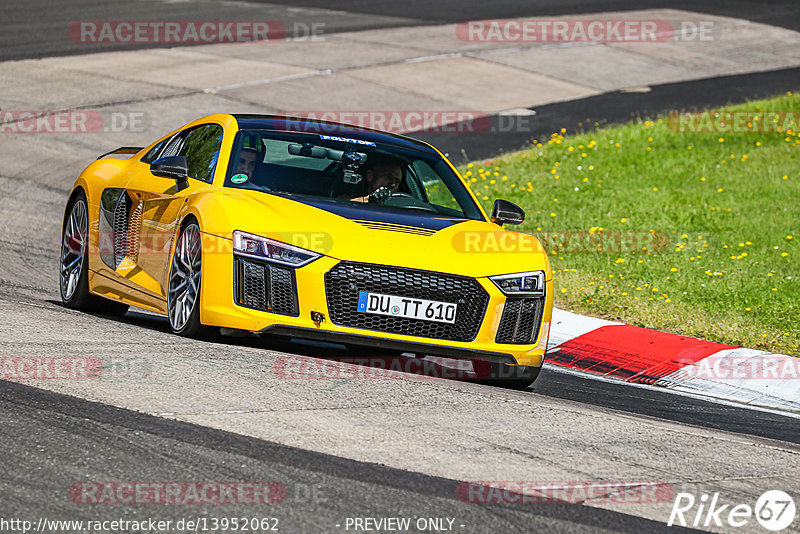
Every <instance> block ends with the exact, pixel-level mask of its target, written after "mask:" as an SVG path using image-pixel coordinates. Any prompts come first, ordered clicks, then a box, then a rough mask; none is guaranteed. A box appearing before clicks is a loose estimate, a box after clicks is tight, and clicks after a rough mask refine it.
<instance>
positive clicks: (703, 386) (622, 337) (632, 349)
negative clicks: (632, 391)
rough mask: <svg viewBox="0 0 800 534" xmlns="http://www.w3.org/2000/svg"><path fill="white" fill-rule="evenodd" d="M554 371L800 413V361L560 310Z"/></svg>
mask: <svg viewBox="0 0 800 534" xmlns="http://www.w3.org/2000/svg"><path fill="white" fill-rule="evenodd" d="M551 325H552V326H551V329H550V340H549V343H548V346H547V348H548V351H547V356H546V360H545V361H546V364H549V365H557V366H561V367H565V368H569V369H576V370H580V371H585V372H588V373H592V374H595V375H600V376H603V377H605V378H612V379H618V380H622V381H625V382H629V383H638V384H650V385H655V386H661V387H665V388H668V389H670V390H674V391H677V392H682V393H688V394H693V395H699V396H705V397H711V398H714V399H720V400H725V401H734V402H737V403H744V404H748V405H752V406H758V407H763V408H773V409H779V410H788V411H795V412H800V358H794V357H791V356H786V355H783V354H771V353H769V352H763V351H759V350H753V349H745V348H741V347H736V346H733V345H725V344H722V343H714V342H710V341H703V340H700V339H695V338H692V337H685V336H679V335H677V334H669V333H666V332H659V331H658V330H651V329H648V328H641V327H638V326H631V325H626V324H622V323H615V322H611V321H605V320H603V319H596V318H593V317H585V316H583V315H577V314H574V313H570V312H567V311H564V310H558V309H554V310H553V321H552V323H551Z"/></svg>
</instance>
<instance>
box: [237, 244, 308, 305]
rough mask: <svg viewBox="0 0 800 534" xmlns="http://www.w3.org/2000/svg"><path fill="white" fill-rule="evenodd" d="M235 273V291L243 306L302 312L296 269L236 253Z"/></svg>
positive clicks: (239, 302) (238, 301)
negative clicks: (297, 288)
mask: <svg viewBox="0 0 800 534" xmlns="http://www.w3.org/2000/svg"><path fill="white" fill-rule="evenodd" d="M234 274H235V276H234V295H235V296H236V303H237V304H239V305H240V306H244V307H245V308H252V309H254V310H260V311H268V312H272V313H280V314H281V315H292V316H294V317H297V316H298V315H299V313H300V312H299V310H298V306H297V291H295V278H294V270H293V269H289V268H287V267H281V266H278V265H273V264H270V263H266V262H262V261H258V260H252V259H244V258H240V257H238V256H237V257H235V258H234Z"/></svg>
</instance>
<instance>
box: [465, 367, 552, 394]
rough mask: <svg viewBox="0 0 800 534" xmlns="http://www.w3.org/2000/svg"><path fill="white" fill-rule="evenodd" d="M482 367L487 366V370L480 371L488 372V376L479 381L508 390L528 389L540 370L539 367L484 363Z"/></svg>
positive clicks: (484, 368)
mask: <svg viewBox="0 0 800 534" xmlns="http://www.w3.org/2000/svg"><path fill="white" fill-rule="evenodd" d="M484 365H488V369H487V368H486V367H483V368H482V369H481V371H482V372H488V376H486V378H485V379H483V380H481V381H482V382H484V383H486V384H489V385H492V386H498V387H503V388H508V389H528V387H530V386H531V385H532V384H533V383H534V381H535V380H536V378H537V377H538V376H539V371H541V370H542V368H541V367H532V366H528V365H508V364H505V363H496V362H485V363H484ZM476 369H478V367H476Z"/></svg>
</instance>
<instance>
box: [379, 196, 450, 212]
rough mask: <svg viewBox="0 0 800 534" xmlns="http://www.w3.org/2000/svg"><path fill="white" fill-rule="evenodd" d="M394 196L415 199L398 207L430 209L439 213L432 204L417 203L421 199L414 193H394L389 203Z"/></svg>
mask: <svg viewBox="0 0 800 534" xmlns="http://www.w3.org/2000/svg"><path fill="white" fill-rule="evenodd" d="M393 198H407V199H409V200H412V201H413V203H412V204H405V205H401V206H396V207H398V208H408V209H415V210H421V211H430V212H433V213H439V212H438V211H437V210H436V208H434V207H433V206H431V205H430V204H417V202H419V199H418V198H417V197H415V196H413V195H409V194H408V193H403V192H395V193H392V196H390V197H389V199H388V200H387V205H390V204H389V201H390V200H391V199H393Z"/></svg>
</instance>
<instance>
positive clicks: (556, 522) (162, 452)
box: [0, 0, 800, 532]
mask: <svg viewBox="0 0 800 534" xmlns="http://www.w3.org/2000/svg"><path fill="white" fill-rule="evenodd" d="M65 4H66V5H60V4H55V5H54V3H53V2H45V1H43V0H35V1H30V2H27V3H24V4H23V3H18V4H11V3H5V4H4V5H3V6H2V7H0V59H3V60H7V59H20V58H31V57H46V56H50V55H64V54H76V53H86V52H87V49H86V47H85V45H79V44H76V43H72V42H71V41H69V40H68V39H67V38H66V36H65V33H64V28H65V27H66V25H68V24H69V23H70V22H73V21H75V20H124V19H138V20H211V19H215V18H219V19H221V20H241V19H253V18H262V19H263V18H266V19H275V20H282V21H288V22H291V21H292V20H297V21H307V20H309V19H310V18H313V17H320V19H319V20H324V21H325V22H326V25H327V26H326V31H329V32H335V31H345V30H353V29H367V28H379V27H389V26H404V25H419V24H429V23H430V24H434V23H442V22H453V21H457V20H463V19H470V18H492V17H495V18H501V17H518V16H547V15H556V14H568V13H586V12H593V11H598V12H599V11H608V10H624V9H633V8H637V9H643V8H647V7H673V8H681V7H685V8H687V9H692V10H695V11H705V12H709V13H714V14H719V15H729V16H737V17H742V18H748V19H750V20H757V21H760V22H766V23H770V24H775V25H780V26H784V27H788V28H792V29H798V26H800V15H798V9H799V6H798V4H797V2H793V1H792V2H789V1H787V2H774V3H771V4H769V7H768V8H767V7H765V4H763V3H761V2H744V1H733V2H708V3H701V4H699V5H698V4H697V3H690V2H678V3H669V5H668V6H665V3H658V2H636V3H634V2H629V1H622V2H563V3H559V4H558V6H557V7H555V6H554V5H553V4H552V3H547V2H520V1H498V2H493V3H489V2H468V3H461V2H458V3H457V4H456V3H455V2H454V1H444V2H437V3H423V2H411V3H405V4H403V5H402V6H400V4H398V3H397V2H388V1H382V2H366V1H359V2H340V3H338V4H337V6H336V9H335V10H330V9H327V8H325V9H322V8H324V7H325V5H324V3H323V2H314V1H308V0H306V1H303V0H300V1H296V2H291V3H289V2H286V3H282V2H274V3H261V2H235V3H231V2H213V1H210V2H201V3H199V4H195V5H193V6H192V8H191V10H188V9H187V5H186V4H185V3H182V2H153V1H144V2H127V1H109V2H86V1H76V2H69V3H65ZM684 4H685V5H684ZM456 6H457V9H456ZM315 10H316V11H315ZM293 17H294V18H293ZM315 20H317V19H315ZM100 50H102V49H101V48H96V49H92V51H100ZM732 78H733V79H727V80H726V79H714V80H700V81H696V82H688V83H686V84H670V85H668V86H656V87H653V88H652V90H651V92H649V93H636V94H627V93H626V94H609V95H602V96H599V97H593V98H592V99H586V100H583V101H576V102H571V103H566V104H555V105H553V106H545V107H540V108H537V109H536V111H537V114H538V116H539V118H540V119H546V118H547V117H557V116H558V117H560V118H559V119H558V125H559V126H560V125H563V124H570V123H572V124H574V125H575V127H578V123H579V122H580V123H584V124H585V123H586V122H587V120H589V121H591V120H597V121H600V122H617V121H622V120H624V119H625V118H627V117H629V116H630V115H631V114H641V115H646V114H650V113H655V112H658V111H661V110H664V109H670V108H671V107H687V106H690V105H696V106H699V107H702V106H705V105H713V104H718V103H725V102H727V101H738V100H741V99H743V98H749V97H754V96H768V94H773V93H778V92H783V91H784V90H787V89H792V90H796V89H797V80H798V73H797V71H796V70H790V71H775V72H772V73H760V74H757V75H746V76H737V77H732ZM773 90H774V91H773ZM596 109H604V110H608V111H607V112H604V113H603V115H602V116H596V115H594V114H593V113H594V110H596ZM564 117H567V118H566V121H567V122H564V121H565V119H564ZM554 120H555V119H554ZM570 121H571V122H570ZM543 131H544V130H543ZM517 141H519V143H517ZM524 141H525V140H515V139H508V138H505V139H501V140H500V141H498V142H497V143H496V144H495V145H494V146H492V147H490V148H489V149H487V152H486V154H485V156H490V155H491V154H492V153H495V152H497V151H498V150H500V149H508V148H514V147H515V146H518V145H519V144H522V142H524ZM482 142H485V140H483V141H482ZM467 150H469V151H470V153H469V156H470V157H476V154H481V155H483V153H481V152H480V147H469V146H468V147H467ZM473 150H474V152H472V151H473ZM451 155H452V154H451ZM69 180H71V177H70V178H69ZM64 183H66V181H64ZM64 183H55V182H53V179H52V177H43V178H42V180H40V181H33V182H31V181H26V182H25V183H22V182H20V183H16V182H15V181H14V180H13V179H8V180H7V179H6V178H3V191H2V195H3V196H5V198H6V201H5V202H6V203H5V204H3V197H2V196H0V207H2V208H3V209H6V210H11V211H13V212H15V213H17V214H18V220H16V221H15V223H14V225H13V227H12V228H9V229H6V230H7V231H4V233H3V236H2V243H0V244H2V247H0V264H2V265H3V275H2V278H1V279H0V290H2V298H3V300H4V301H5V302H6V303H9V302H11V303H14V304H15V305H19V306H27V307H33V308H34V310H35V311H36V313H39V311H41V315H40V316H39V317H41V319H42V322H41V323H40V324H34V323H33V322H32V323H26V324H19V325H18V328H19V329H20V330H30V331H31V332H32V334H31V335H32V336H34V337H37V339H38V340H39V341H42V342H44V343H59V342H60V338H61V337H62V333H61V332H58V331H55V332H54V331H51V329H50V328H49V325H48V323H47V322H46V321H47V318H49V317H52V314H73V313H74V312H69V311H67V310H64V309H63V308H61V306H60V303H59V302H58V289H57V285H56V284H57V282H56V279H55V276H54V273H55V272H56V265H57V252H56V247H55V245H53V244H52V243H51V241H52V239H50V238H52V237H54V235H53V234H54V233H53V232H52V228H53V227H54V226H57V225H58V219H59V218H60V215H61V213H60V209H61V206H60V205H59V202H63V199H65V198H66V194H67V190H66V187H67V186H66V185H64ZM28 213H30V214H32V215H31V216H28V215H27V214H28ZM45 216H46V218H47V219H48V222H46V223H42V222H41V221H42V219H43V217H45ZM54 220H55V222H54ZM38 225H42V229H41V231H42V232H44V234H45V235H47V236H48V239H47V240H46V241H45V242H43V243H37V242H35V241H34V240H33V236H32V234H31V232H30V229H31V228H37V226H38ZM55 237H56V239H57V234H56V235H55ZM70 317H74V319H75V321H76V322H77V321H82V320H85V319H91V324H92V328H93V330H92V334H93V335H97V336H100V337H102V336H104V335H106V332H108V334H107V335H109V336H110V335H112V334H113V332H114V328H116V326H119V325H123V326H125V325H127V326H133V327H135V328H137V329H138V331H140V332H141V336H143V337H156V338H158V339H160V340H164V341H163V343H164V344H165V346H167V345H169V346H171V348H170V349H169V350H170V351H172V352H173V355H174V356H176V357H177V356H178V355H179V354H180V353H181V351H182V349H181V346H180V342H179V341H178V340H177V339H172V340H171V341H170V339H171V338H170V336H169V334H168V328H167V323H166V321H164V320H160V319H153V318H152V317H151V316H147V315H145V314H138V313H135V312H134V313H129V314H128V316H126V317H125V318H123V319H121V320H120V319H110V318H104V317H99V318H94V317H88V318H87V317H85V314H79V313H75V314H74V315H71V316H70ZM260 343H261V342H257V341H242V340H233V339H232V340H229V341H228V344H229V349H228V350H229V351H235V350H236V349H237V347H239V346H261V345H260ZM267 343H268V344H267V346H266V348H269V349H270V350H277V349H280V350H284V351H285V350H287V349H289V350H291V351H292V352H293V353H298V354H307V355H311V356H318V357H324V356H325V353H319V352H316V353H315V352H314V351H313V350H310V349H307V348H296V349H294V348H291V347H287V346H285V345H281V346H274V345H269V342H267ZM0 345H3V346H5V347H6V350H9V349H8V347H7V342H6V341H4V340H0ZM466 387H467V389H469V390H470V391H472V392H478V393H480V394H481V395H485V396H486V397H487V398H490V399H496V400H497V401H498V402H500V401H501V400H503V401H504V402H505V401H506V400H507V399H509V398H510V399H518V400H520V401H526V402H528V401H529V402H533V403H536V404H537V405H540V406H543V407H548V406H565V405H566V406H574V407H575V410H582V411H584V412H586V413H589V414H596V415H597V416H598V417H603V416H613V417H617V418H622V419H627V420H629V421H631V423H632V424H633V423H636V424H639V423H642V424H645V423H648V424H649V423H656V424H661V423H662V422H666V423H670V424H675V425H677V426H678V427H682V428H685V429H686V432H694V431H698V432H699V431H703V432H705V431H719V432H722V433H726V435H728V436H730V439H731V440H736V439H739V438H741V439H744V440H752V441H753V442H754V443H756V444H766V445H765V446H769V447H777V448H780V449H785V450H788V451H797V450H798V446H797V445H798V444H800V419H797V418H793V417H788V416H785V415H781V414H777V413H773V412H766V411H758V410H750V409H746V408H743V407H738V406H733V405H726V404H720V403H713V402H708V401H703V400H700V399H696V398H692V397H686V396H678V395H673V394H670V393H667V392H664V391H660V390H658V389H656V388H650V387H630V386H626V385H623V384H618V383H613V382H605V381H598V380H595V379H592V378H589V377H585V376H581V375H576V374H569V373H564V372H559V371H554V370H548V369H547V368H545V370H544V371H543V372H542V374H541V376H540V377H539V379H538V381H537V382H536V384H535V386H534V388H533V390H532V391H511V390H505V389H502V388H497V387H494V386H491V385H485V384H467V385H466ZM488 409H491V408H488ZM564 432H565V433H568V434H573V435H574V439H575V440H576V441H578V442H579V441H580V440H581V439H582V438H583V437H584V436H590V435H591V429H584V428H578V427H574V428H569V427H565V428H564ZM620 432H624V426H623V427H620ZM454 439H455V436H454ZM532 439H534V440H535V437H534V438H532ZM620 439H621V440H624V439H625V435H624V434H621V435H620ZM536 445H537V446H539V447H542V448H546V447H548V446H549V444H548V443H546V442H541V443H538V442H537V443H536ZM635 446H636V445H635V444H631V447H635ZM0 450H2V451H3V462H2V463H3V473H2V475H0V495H2V496H3V498H2V500H0V517H4V518H8V517H28V516H29V517H30V518H31V519H35V518H37V517H41V516H47V517H59V518H62V519H66V518H69V519H98V518H100V517H98V516H99V515H101V516H102V518H103V519H106V518H108V519H110V518H111V516H113V517H114V518H116V517H120V518H125V519H142V518H143V517H147V516H150V517H156V518H158V519H177V518H180V517H187V516H197V515H206V516H210V515H216V516H220V515H221V513H220V511H219V509H214V508H208V507H196V508H194V507H191V506H188V507H174V508H171V509H170V508H167V507H163V508H157V509H152V508H147V507H141V506H138V507H137V506H124V505H120V506H117V507H114V508H113V510H108V509H105V510H103V511H102V512H98V510H96V509H94V508H92V507H86V506H78V505H75V504H73V503H71V502H70V501H69V500H68V499H67V498H66V496H65V488H68V487H69V486H70V485H71V484H72V483H74V482H75V481H78V480H186V479H189V478H191V479H192V480H276V481H282V482H283V483H284V484H285V485H286V486H287V495H288V496H287V500H286V501H284V502H283V503H281V504H279V505H275V509H274V510H272V509H267V510H265V509H263V508H261V509H259V510H258V512H257V513H256V512H253V511H252V509H251V508H248V507H247V506H240V507H226V508H225V509H224V515H226V516H254V515H257V516H264V515H265V514H270V515H273V516H275V517H279V518H280V521H281V523H280V524H281V527H282V528H281V531H284V532H315V531H341V530H342V529H341V528H338V527H336V525H337V524H342V521H343V520H344V518H346V517H353V516H371V517H380V516H398V515H410V516H416V517H425V516H429V517H456V518H457V523H456V524H457V525H460V524H463V525H465V528H464V529H463V531H465V532H487V531H490V530H491V531H496V532H527V531H531V530H537V531H538V530H541V531H550V532H602V531H609V532H659V531H663V530H667V529H666V526H665V525H664V523H663V522H659V521H653V520H650V519H645V518H642V517H637V516H636V515H635V512H632V513H624V512H619V511H613V510H608V509H603V508H600V507H594V506H584V505H581V504H553V503H548V504H545V505H537V506H530V505H526V506H513V505H479V506H476V505H474V504H468V503H463V502H461V501H459V500H458V499H457V498H455V489H454V488H455V487H456V486H457V484H458V480H453V479H448V478H442V477H437V476H431V475H426V474H422V473H416V472H413V471H409V470H404V469H397V468H393V467H387V466H386V465H382V463H381V462H362V461H356V460H352V459H348V458H343V457H338V456H334V455H329V454H325V453H321V452H314V451H310V450H304V449H301V448H295V447H290V446H287V445H282V444H279V443H275V442H272V441H269V440H265V439H257V438H254V437H248V436H244V435H241V434H238V433H232V432H228V431H224V430H217V429H213V428H209V427H207V426H201V425H196V424H191V423H187V422H182V421H175V420H168V419H164V418H160V417H155V416H152V415H147V414H143V413H139V412H136V411H133V410H127V409H123V408H118V407H115V406H111V405H109V404H108V403H98V402H92V401H89V400H84V399H82V398H78V397H76V396H69V395H62V394H59V393H54V392H52V391H47V390H44V389H39V388H35V387H31V386H27V385H21V384H16V383H10V382H5V381H0ZM641 452H642V454H643V455H646V454H647V451H641ZM686 454H691V451H686ZM530 461H531V462H536V461H537V459H536V458H531V460H530ZM587 469H588V470H589V471H590V472H591V471H592V466H587ZM601 476H604V475H601V474H597V477H601ZM605 476H608V475H607V474H606V475H605ZM611 476H613V471H612V475H611ZM314 487H316V488H319V489H320V492H319V494H318V497H317V498H314V497H309V494H313V491H311V489H310V488H314ZM767 489H773V488H772V487H770V486H765V487H763V490H767ZM669 530H670V531H672V530H675V529H669Z"/></svg>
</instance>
